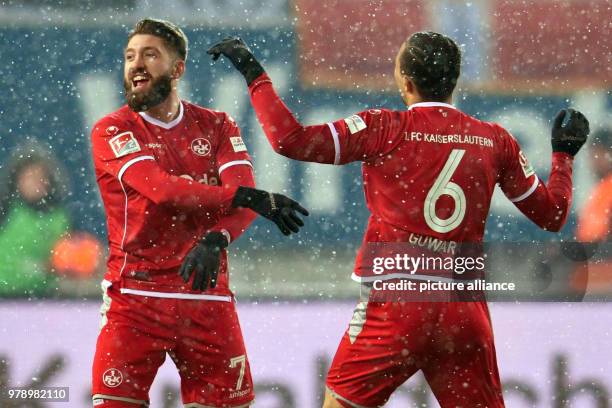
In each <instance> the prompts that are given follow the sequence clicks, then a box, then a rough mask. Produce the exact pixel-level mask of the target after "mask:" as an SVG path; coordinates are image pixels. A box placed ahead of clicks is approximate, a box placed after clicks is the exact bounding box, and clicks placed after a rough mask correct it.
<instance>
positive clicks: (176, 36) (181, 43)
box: [128, 18, 187, 61]
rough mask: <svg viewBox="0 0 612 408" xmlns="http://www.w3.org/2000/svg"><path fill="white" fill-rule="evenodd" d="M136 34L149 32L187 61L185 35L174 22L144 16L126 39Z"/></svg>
mask: <svg viewBox="0 0 612 408" xmlns="http://www.w3.org/2000/svg"><path fill="white" fill-rule="evenodd" d="M136 34H150V35H154V36H156V37H159V38H161V39H162V40H164V44H166V46H167V47H168V48H170V49H171V50H173V51H175V52H176V53H177V55H178V56H179V58H181V59H182V60H183V61H187V36H186V35H185V33H184V32H183V30H181V29H180V28H179V27H178V26H177V25H176V24H173V23H171V22H169V21H165V20H156V19H154V18H145V19H144V20H140V21H139V22H138V23H136V25H135V26H134V28H133V29H132V31H130V34H129V35H128V41H130V39H131V38H132V37H133V36H135V35H136Z"/></svg>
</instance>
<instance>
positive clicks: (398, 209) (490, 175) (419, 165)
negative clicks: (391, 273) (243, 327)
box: [250, 74, 572, 279]
mask: <svg viewBox="0 0 612 408" xmlns="http://www.w3.org/2000/svg"><path fill="white" fill-rule="evenodd" d="M250 92H251V98H252V102H253V106H254V107H255V111H256V113H257V115H258V117H259V120H260V122H261V123H262V126H263V129H264V132H265V133H266V136H267V137H268V139H269V141H270V143H271V144H272V146H273V147H274V148H275V150H276V151H277V152H279V153H281V154H283V155H285V156H287V157H290V158H294V159H298V160H305V161H312V162H319V163H329V164H345V163H349V162H353V161H362V162H363V185H364V191H365V195H366V200H367V204H368V208H369V210H370V212H371V216H370V219H369V221H368V227H367V230H366V232H365V236H364V240H363V246H362V250H361V251H360V254H359V256H358V258H357V262H356V265H355V272H356V275H354V278H356V279H359V275H360V269H361V266H362V265H361V262H362V259H361V257H362V255H363V252H364V249H365V246H366V244H367V243H369V242H409V243H412V244H418V245H419V246H426V247H427V246H428V244H429V243H430V242H432V240H441V241H446V242H450V243H452V242H453V241H454V242H474V243H478V242H481V241H482V238H483V234H484V228H485V223H486V219H487V215H488V212H489V206H490V203H491V198H492V196H493V191H494V188H495V185H496V184H499V185H500V187H501V189H502V190H503V192H504V193H505V194H506V196H507V197H508V198H509V199H510V200H511V201H512V202H514V203H515V204H516V205H517V207H519V209H520V210H521V211H523V213H525V215H527V216H528V217H529V218H530V219H532V220H533V221H534V222H536V223H537V224H538V225H540V226H541V227H543V228H547V229H551V230H558V229H559V228H560V227H561V226H562V225H563V223H564V221H565V219H566V216H567V212H568V208H569V203H570V199H571V190H572V183H571V169H572V167H571V165H572V158H571V156H569V155H567V154H564V153H555V154H553V169H552V173H551V179H550V181H549V185H548V188H547V186H546V185H544V184H543V183H542V182H540V181H539V179H538V177H537V175H536V174H535V172H534V171H533V169H532V168H531V166H530V165H529V163H528V161H527V159H526V158H525V156H524V155H523V153H522V152H521V150H520V147H519V145H518V143H517V142H516V140H515V139H514V137H512V136H511V135H510V134H509V133H508V132H507V131H506V130H505V129H503V128H502V127H501V126H499V125H497V124H494V123H488V122H483V121H481V120H478V119H476V118H474V117H472V116H470V115H467V114H465V113H463V112H461V111H459V110H458V109H456V108H455V107H454V106H452V105H448V104H445V103H438V102H424V103H417V104H414V105H412V106H411V107H410V108H409V109H408V110H405V111H392V110H386V109H369V110H366V111H363V112H360V113H357V114H355V115H352V116H350V117H348V118H346V119H342V120H338V121H335V122H330V123H327V124H324V125H314V126H302V125H301V124H299V122H297V121H296V120H295V118H294V117H293V116H292V114H291V112H290V111H289V110H288V109H287V108H286V107H285V105H284V104H283V103H282V101H281V100H280V99H279V98H278V96H277V95H276V93H275V92H274V89H273V87H272V84H271V82H270V80H269V78H268V77H267V75H265V74H264V75H262V76H261V77H260V78H258V79H257V80H256V81H254V82H253V83H252V84H251V86H250ZM364 266H365V265H364Z"/></svg>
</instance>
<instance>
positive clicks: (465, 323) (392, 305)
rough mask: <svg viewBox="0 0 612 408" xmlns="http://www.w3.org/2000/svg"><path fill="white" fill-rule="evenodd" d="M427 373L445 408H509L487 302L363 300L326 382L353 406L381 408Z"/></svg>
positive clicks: (340, 397) (341, 343)
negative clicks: (397, 391)
mask: <svg viewBox="0 0 612 408" xmlns="http://www.w3.org/2000/svg"><path fill="white" fill-rule="evenodd" d="M418 370H422V371H423V373H424V374H425V378H426V379H427V382H428V383H429V386H430V387H431V390H432V391H433V393H434V395H435V397H436V398H437V400H438V402H439V403H440V405H441V406H442V408H446V407H452V408H458V407H462V408H476V407H482V408H484V407H487V408H500V407H504V401H503V397H502V388H501V382H500V379H499V373H498V371H497V361H496V358H495V346H494V344H493V331H492V328H491V320H490V318H489V310H488V307H487V304H486V302H463V303H462V302H454V303H447V302H386V303H375V302H369V303H368V302H362V303H359V304H358V305H357V308H356V309H355V312H354V314H353V319H352V320H351V323H350V325H349V329H348V330H347V331H346V333H345V334H344V336H343V338H342V340H341V342H340V346H339V347H338V351H337V352H336V355H335V357H334V360H333V362H332V365H331V368H330V370H329V374H328V377H327V388H328V390H329V391H330V392H331V393H332V395H333V396H334V397H335V398H336V400H338V401H339V402H340V403H341V404H342V405H344V406H347V407H359V408H362V407H380V406H382V405H384V404H385V403H386V402H387V400H388V399H389V397H390V396H391V393H393V391H394V390H395V389H396V388H397V387H399V386H400V385H401V384H402V383H404V382H405V381H406V380H407V379H408V378H410V377H411V376H412V375H413V374H414V373H416V372H417V371H418Z"/></svg>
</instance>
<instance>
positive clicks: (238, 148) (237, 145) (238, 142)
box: [230, 136, 247, 152]
mask: <svg viewBox="0 0 612 408" xmlns="http://www.w3.org/2000/svg"><path fill="white" fill-rule="evenodd" d="M230 142H232V147H233V148H234V152H246V151H247V147H246V145H245V144H244V141H243V140H242V138H241V137H240V136H236V137H230Z"/></svg>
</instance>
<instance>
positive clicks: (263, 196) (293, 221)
mask: <svg viewBox="0 0 612 408" xmlns="http://www.w3.org/2000/svg"><path fill="white" fill-rule="evenodd" d="M232 206H233V207H246V208H250V209H251V210H253V211H255V212H256V213H257V214H259V215H261V216H263V217H265V218H267V219H269V220H271V221H272V222H274V223H275V224H276V226H278V229H280V230H281V232H282V233H283V234H285V235H289V234H291V232H298V231H299V230H300V227H303V226H304V221H302V219H301V218H300V217H298V215H297V213H296V211H297V212H300V213H302V215H306V216H307V215H308V211H307V210H306V209H305V208H303V207H302V206H301V205H300V204H299V203H297V202H296V201H293V200H292V199H290V198H289V197H285V196H284V195H282V194H274V193H268V192H267V191H263V190H257V189H254V188H249V187H238V190H237V191H236V195H235V196H234V199H233V201H232Z"/></svg>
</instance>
